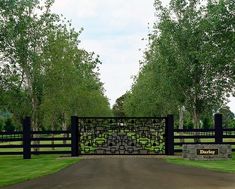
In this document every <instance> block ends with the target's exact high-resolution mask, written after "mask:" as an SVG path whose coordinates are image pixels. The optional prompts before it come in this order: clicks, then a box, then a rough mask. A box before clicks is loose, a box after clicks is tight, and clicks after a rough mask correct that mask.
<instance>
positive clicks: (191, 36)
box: [122, 0, 235, 128]
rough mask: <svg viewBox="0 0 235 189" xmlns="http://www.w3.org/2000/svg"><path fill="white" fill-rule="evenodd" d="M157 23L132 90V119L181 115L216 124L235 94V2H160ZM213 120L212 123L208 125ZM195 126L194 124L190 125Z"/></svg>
mask: <svg viewBox="0 0 235 189" xmlns="http://www.w3.org/2000/svg"><path fill="white" fill-rule="evenodd" d="M154 6H155V8H156V14H155V15H156V22H155V24H154V28H153V32H152V33H151V34H150V35H149V39H148V41H149V46H148V48H147V50H146V52H145V56H144V61H143V62H142V68H141V70H140V72H139V74H138V75H137V76H136V78H135V80H134V84H133V86H132V89H131V91H129V92H127V93H126V94H125V95H124V97H125V98H124V100H122V101H123V104H122V108H123V110H124V113H125V115H127V116H161V115H166V114H167V113H174V114H178V115H179V120H178V123H179V126H180V127H183V125H184V121H185V120H193V122H192V124H193V125H194V128H199V127H200V126H201V122H206V123H208V122H210V121H211V118H212V116H213V113H215V112H218V111H220V110H221V111H222V110H224V109H227V108H226V107H225V104H226V102H227V100H228V97H229V96H230V95H234V89H235V81H234V79H235V73H234V72H235V43H234V41H235V34H234V32H235V16H234V12H235V1H230V0H204V1H202V0H172V1H171V2H170V5H169V7H164V6H163V5H162V3H161V1H160V0H155V4H154ZM208 119H209V121H208ZM188 124H191V123H188Z"/></svg>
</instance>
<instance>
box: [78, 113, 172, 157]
mask: <svg viewBox="0 0 235 189" xmlns="http://www.w3.org/2000/svg"><path fill="white" fill-rule="evenodd" d="M166 120H167V119H166V117H160V118H156V117H153V118H149V117H148V118H130V117H128V118H100V117H99V118H87V117H86V118H78V127H79V133H80V141H79V151H80V152H79V153H80V154H82V155H89V154H94V155H121V154H123V155H124V154H125V155H147V154H153V155H154V154H155V155H158V154H165V127H166V122H167V121H166Z"/></svg>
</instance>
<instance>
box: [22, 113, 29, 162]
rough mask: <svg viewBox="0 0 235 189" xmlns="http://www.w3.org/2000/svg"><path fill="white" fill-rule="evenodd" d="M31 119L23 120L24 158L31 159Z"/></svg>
mask: <svg viewBox="0 0 235 189" xmlns="http://www.w3.org/2000/svg"><path fill="white" fill-rule="evenodd" d="M30 132H31V119H30V117H25V118H24V120H23V158H24V159H31V138H30V137H31V136H30V135H31V133H30Z"/></svg>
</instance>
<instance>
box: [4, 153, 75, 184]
mask: <svg viewBox="0 0 235 189" xmlns="http://www.w3.org/2000/svg"><path fill="white" fill-rule="evenodd" d="M58 157H59V156H58V155H42V156H33V157H32V159H30V160H23V159H22V156H2V157H0V187H1V186H6V185H11V184H16V183H19V182H23V181H26V180H31V179H33V178H37V177H40V176H44V175H48V174H52V173H55V172H57V171H59V170H61V169H63V168H65V167H67V166H69V165H71V164H74V163H76V162H78V161H79V159H77V158H71V159H70V158H69V159H59V158H58Z"/></svg>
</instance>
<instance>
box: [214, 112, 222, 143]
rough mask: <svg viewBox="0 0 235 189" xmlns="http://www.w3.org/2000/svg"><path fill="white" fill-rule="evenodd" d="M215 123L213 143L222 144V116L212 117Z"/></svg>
mask: <svg viewBox="0 0 235 189" xmlns="http://www.w3.org/2000/svg"><path fill="white" fill-rule="evenodd" d="M214 122H215V143H216V144H222V143H223V124H222V123H223V117H222V114H215V115H214Z"/></svg>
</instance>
